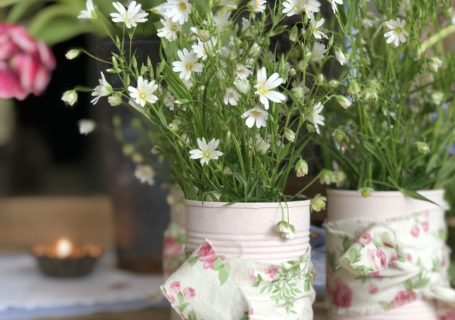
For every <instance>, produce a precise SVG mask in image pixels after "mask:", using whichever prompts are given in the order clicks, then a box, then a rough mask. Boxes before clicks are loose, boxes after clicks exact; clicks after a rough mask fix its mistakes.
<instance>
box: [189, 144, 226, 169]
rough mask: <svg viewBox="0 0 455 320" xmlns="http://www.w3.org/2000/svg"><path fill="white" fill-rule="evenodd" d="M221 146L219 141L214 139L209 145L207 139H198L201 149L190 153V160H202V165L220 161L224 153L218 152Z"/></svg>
mask: <svg viewBox="0 0 455 320" xmlns="http://www.w3.org/2000/svg"><path fill="white" fill-rule="evenodd" d="M219 144H220V140H219V139H212V140H210V141H209V143H207V141H206V140H205V138H202V139H200V138H197V145H198V147H199V149H194V150H191V151H190V155H191V156H190V159H201V165H205V164H209V161H210V160H218V158H219V157H221V156H222V155H223V152H221V151H218V150H216V149H217V148H218V146H219Z"/></svg>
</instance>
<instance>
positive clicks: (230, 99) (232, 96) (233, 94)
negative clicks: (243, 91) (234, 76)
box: [223, 88, 240, 106]
mask: <svg viewBox="0 0 455 320" xmlns="http://www.w3.org/2000/svg"><path fill="white" fill-rule="evenodd" d="M239 99H240V94H239V93H238V92H237V90H235V89H234V88H227V89H226V93H225V94H224V99H223V102H224V104H225V105H232V106H236V105H237V104H238V102H239Z"/></svg>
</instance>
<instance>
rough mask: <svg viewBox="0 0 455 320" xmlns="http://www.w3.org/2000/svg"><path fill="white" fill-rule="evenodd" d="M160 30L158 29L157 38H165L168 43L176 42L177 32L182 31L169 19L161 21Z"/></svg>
mask: <svg viewBox="0 0 455 320" xmlns="http://www.w3.org/2000/svg"><path fill="white" fill-rule="evenodd" d="M161 24H162V25H163V27H162V28H160V29H158V33H157V35H158V37H160V38H165V39H167V40H169V41H175V40H177V32H179V31H180V30H182V26H181V25H180V24H178V23H177V22H173V21H172V20H170V19H161Z"/></svg>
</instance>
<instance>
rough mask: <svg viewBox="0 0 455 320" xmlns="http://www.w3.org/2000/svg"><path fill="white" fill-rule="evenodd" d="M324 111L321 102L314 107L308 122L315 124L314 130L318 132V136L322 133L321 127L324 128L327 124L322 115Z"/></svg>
mask: <svg viewBox="0 0 455 320" xmlns="http://www.w3.org/2000/svg"><path fill="white" fill-rule="evenodd" d="M322 110H324V105H323V104H322V103H321V102H318V103H317V104H316V105H315V106H314V108H313V111H312V112H311V114H310V117H309V119H308V121H309V122H311V123H312V124H313V126H314V130H316V133H317V134H319V133H320V131H319V126H323V125H324V124H325V118H324V116H323V115H321V113H322Z"/></svg>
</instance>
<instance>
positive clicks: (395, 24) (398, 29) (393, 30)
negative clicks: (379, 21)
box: [384, 18, 408, 47]
mask: <svg viewBox="0 0 455 320" xmlns="http://www.w3.org/2000/svg"><path fill="white" fill-rule="evenodd" d="M405 25H406V21H405V20H404V19H400V18H396V19H395V20H389V21H386V22H385V26H386V27H387V28H388V29H389V30H390V31H388V32H386V33H384V37H386V38H387V40H386V42H387V43H388V44H390V43H392V44H393V45H394V46H395V47H398V46H399V45H400V43H405V42H406V37H407V35H408V32H407V31H406V30H405V28H404V27H405Z"/></svg>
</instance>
